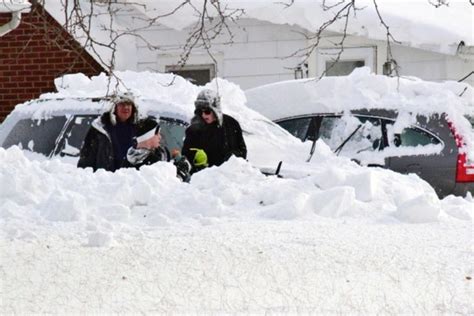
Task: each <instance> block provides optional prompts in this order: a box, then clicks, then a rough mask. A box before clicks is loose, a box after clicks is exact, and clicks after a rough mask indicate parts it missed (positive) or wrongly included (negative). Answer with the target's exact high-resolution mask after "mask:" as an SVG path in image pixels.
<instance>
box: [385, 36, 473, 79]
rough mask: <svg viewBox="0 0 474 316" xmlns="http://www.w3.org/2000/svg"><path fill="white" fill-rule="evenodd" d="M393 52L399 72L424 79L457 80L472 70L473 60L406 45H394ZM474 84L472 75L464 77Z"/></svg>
mask: <svg viewBox="0 0 474 316" xmlns="http://www.w3.org/2000/svg"><path fill="white" fill-rule="evenodd" d="M393 54H394V56H395V59H396V60H397V62H398V63H399V65H400V74H401V75H409V76H416V77H419V78H421V79H424V80H431V81H443V80H456V81H457V80H459V79H461V78H463V77H464V76H466V75H467V74H469V72H471V71H473V70H474V60H473V59H471V60H468V59H462V58H460V57H457V56H450V55H444V54H439V53H433V52H428V51H424V50H421V49H416V48H410V47H406V46H398V45H396V46H394V47H393ZM466 82H469V83H470V84H471V85H474V77H473V76H471V77H469V78H468V79H466Z"/></svg>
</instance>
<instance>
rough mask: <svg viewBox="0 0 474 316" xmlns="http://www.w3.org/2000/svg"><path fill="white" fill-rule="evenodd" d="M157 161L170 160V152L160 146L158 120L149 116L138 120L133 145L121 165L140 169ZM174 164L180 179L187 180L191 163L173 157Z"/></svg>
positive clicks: (181, 158) (184, 159)
mask: <svg viewBox="0 0 474 316" xmlns="http://www.w3.org/2000/svg"><path fill="white" fill-rule="evenodd" d="M158 161H165V162H167V161H170V153H169V151H168V150H167V149H166V148H164V147H162V146H161V134H160V124H159V122H158V120H157V119H156V118H155V117H153V116H150V117H147V118H145V119H142V120H140V121H138V123H137V133H136V137H135V138H134V143H133V146H131V147H130V148H129V149H128V151H127V156H126V159H124V160H123V163H122V167H123V168H136V169H140V168H141V167H142V166H145V165H151V164H154V163H156V162H158ZM174 165H175V166H176V171H177V177H178V178H180V179H181V181H184V182H188V181H189V178H190V176H189V171H190V169H191V165H190V164H189V162H188V161H187V160H186V158H185V157H175V159H174Z"/></svg>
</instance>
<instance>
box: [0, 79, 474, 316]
mask: <svg viewBox="0 0 474 316" xmlns="http://www.w3.org/2000/svg"><path fill="white" fill-rule="evenodd" d="M118 75H119V76H120V77H121V78H122V79H123V82H124V83H126V84H127V86H128V89H129V90H132V91H133V92H134V94H135V95H136V96H137V100H138V101H139V102H140V100H142V99H153V98H154V99H163V100H166V102H169V103H170V104H174V105H175V106H176V107H177V108H181V109H182V110H183V112H185V113H188V115H191V114H192V109H193V105H192V101H193V100H194V98H195V96H196V95H197V93H198V91H199V90H200V89H202V87H195V86H193V85H191V84H189V83H187V82H186V81H184V80H182V79H181V78H179V77H176V78H174V79H175V81H174V82H175V84H173V85H167V84H165V83H168V80H170V79H172V77H170V76H169V75H160V74H150V73H141V74H137V73H132V72H125V73H119V74H118ZM63 79H64V80H58V82H57V84H58V89H59V92H58V93H56V94H47V95H44V96H42V98H43V99H46V98H48V99H50V98H57V102H56V103H54V104H55V106H56V107H67V106H68V105H67V104H68V103H67V102H61V98H65V97H71V96H76V97H77V96H83V97H85V96H103V95H104V94H106V93H107V87H108V84H107V80H106V78H105V76H98V77H94V78H90V79H89V78H87V77H84V76H83V75H75V76H67V77H64V78H63ZM216 85H217V86H218V87H219V92H220V94H221V95H222V104H223V110H224V112H225V113H230V114H231V115H233V116H234V117H236V118H237V119H238V120H239V121H240V123H241V124H242V126H243V128H244V130H247V131H248V132H249V133H248V134H246V136H245V137H246V141H247V145H248V149H249V161H245V160H243V159H240V158H231V159H230V160H229V161H228V162H226V163H224V164H223V165H222V166H220V167H212V168H208V169H205V170H203V171H201V172H199V173H197V174H195V175H194V176H193V178H192V180H191V182H190V183H182V182H180V181H179V180H178V179H177V178H176V169H175V167H174V166H173V165H172V164H171V163H165V162H159V163H156V164H154V165H151V166H146V167H143V168H141V169H140V170H139V171H138V170H134V169H125V170H123V169H122V170H118V171H117V172H115V173H110V172H106V171H103V170H99V171H97V172H96V173H93V172H92V170H90V169H85V170H84V169H78V168H76V167H75V165H74V162H75V161H68V160H59V159H56V158H54V159H52V160H47V159H45V158H44V157H42V156H38V155H32V154H27V152H24V151H21V150H20V149H19V148H18V147H11V148H9V149H7V150H5V149H2V148H0V254H1V258H0V259H1V260H0V262H1V264H0V281H1V284H2V286H1V287H0V296H1V298H2V299H1V300H0V313H2V314H12V313H14V314H31V313H41V314H43V313H44V314H46V313H52V314H72V313H74V314H78V313H87V314H104V313H127V314H128V313H133V314H136V313H144V314H152V313H153V314H154V313H259V314H261V313H272V314H273V313H292V314H293V313H311V314H314V313H318V314H320V313H327V314H334V313H338V314H340V313H344V314H346V313H351V314H368V313H370V314H385V313H394V314H401V313H405V314H433V313H436V314H440V313H441V314H454V313H460V314H470V313H473V312H474V303H473V301H472V294H473V288H472V286H473V285H472V276H473V273H474V270H473V266H472V262H473V259H474V257H473V255H474V253H473V251H474V248H473V246H472V245H473V235H472V224H473V212H474V200H473V198H472V196H470V195H468V196H466V197H465V198H462V197H454V196H448V197H446V198H445V199H443V200H439V199H438V198H437V196H436V194H435V192H434V190H433V189H432V188H431V187H430V186H429V185H428V184H427V183H426V182H424V181H423V180H421V179H420V178H419V177H417V176H416V175H413V174H410V175H401V174H398V173H394V172H391V171H389V170H384V169H379V168H367V167H361V166H359V165H357V164H355V163H353V162H351V161H349V160H348V159H345V158H342V157H336V156H334V154H333V153H332V152H331V150H330V149H329V148H328V146H326V144H324V143H323V142H322V141H319V142H318V143H317V146H316V152H315V154H314V157H313V159H312V160H311V163H305V162H304V160H305V158H306V155H307V153H308V150H309V147H308V145H309V144H306V143H301V142H299V141H296V140H295V139H294V138H292V137H289V135H288V134H287V133H284V132H283V131H281V130H279V129H277V131H278V132H276V131H275V128H276V127H274V126H272V125H271V124H269V123H268V120H266V119H265V118H263V117H262V116H260V115H259V114H257V113H255V112H253V111H252V110H250V109H248V108H247V107H246V106H245V95H244V94H243V92H242V91H241V90H240V89H239V88H238V87H237V86H235V85H234V84H231V83H228V82H226V81H225V80H216V81H214V82H212V83H210V84H209V85H208V86H207V87H210V88H217V87H216ZM374 85H375V86H377V85H376V84H374ZM71 106H73V107H74V106H76V105H74V104H72V105H71ZM50 110H51V111H52V110H54V109H50ZM140 110H143V111H146V109H143V108H140ZM17 111H33V112H34V104H29V103H26V104H24V105H21V106H19V107H18V108H17ZM34 113H35V112H34ZM47 113H48V111H43V112H41V111H40V112H38V113H35V114H36V115H38V116H40V117H41V116H47ZM262 126H268V130H265V129H264V128H262ZM278 133H279V134H278ZM271 135H273V136H271ZM262 139H263V141H262ZM303 149H304V150H303ZM278 160H283V161H284V163H283V167H282V173H284V174H286V175H289V176H291V177H289V178H283V179H282V178H277V177H275V176H269V177H267V176H264V175H263V174H262V173H261V172H260V171H259V170H258V169H257V168H256V167H255V165H258V164H264V163H265V162H266V163H269V162H271V164H270V165H273V167H276V164H274V161H278Z"/></svg>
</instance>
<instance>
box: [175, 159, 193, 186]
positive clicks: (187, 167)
mask: <svg viewBox="0 0 474 316" xmlns="http://www.w3.org/2000/svg"><path fill="white" fill-rule="evenodd" d="M174 165H175V166H176V173H177V174H176V175H177V176H178V178H180V179H181V181H183V182H189V180H190V179H191V175H190V171H191V164H190V163H189V161H188V160H187V159H186V157H184V156H181V157H179V158H176V159H175V161H174Z"/></svg>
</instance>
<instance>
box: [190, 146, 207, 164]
mask: <svg viewBox="0 0 474 316" xmlns="http://www.w3.org/2000/svg"><path fill="white" fill-rule="evenodd" d="M191 150H192V151H195V152H196V153H195V154H194V159H193V164H194V166H195V167H207V154H206V152H205V151H204V150H202V149H199V148H191Z"/></svg>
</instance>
